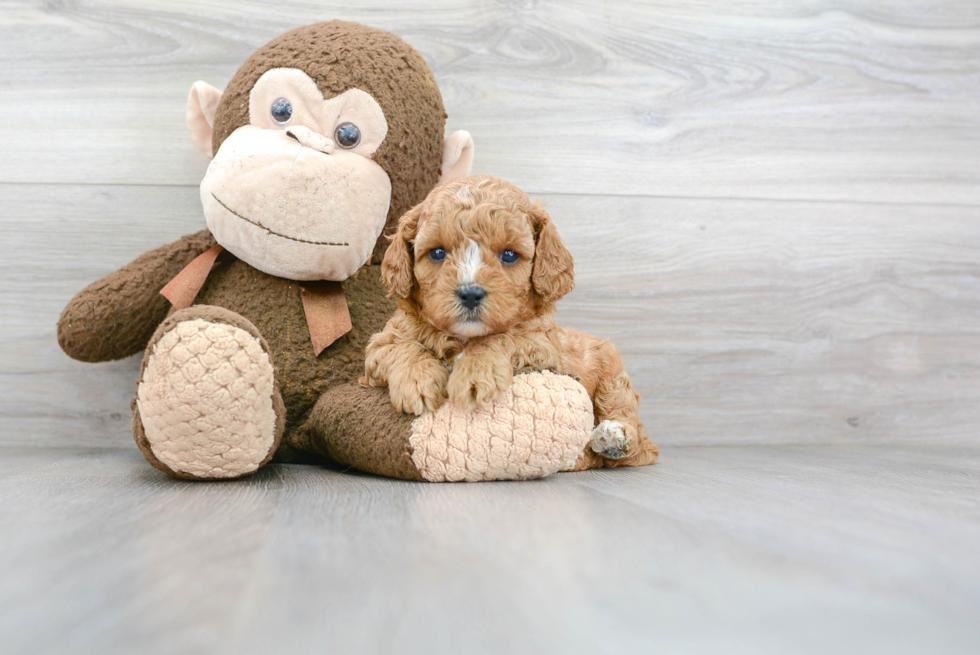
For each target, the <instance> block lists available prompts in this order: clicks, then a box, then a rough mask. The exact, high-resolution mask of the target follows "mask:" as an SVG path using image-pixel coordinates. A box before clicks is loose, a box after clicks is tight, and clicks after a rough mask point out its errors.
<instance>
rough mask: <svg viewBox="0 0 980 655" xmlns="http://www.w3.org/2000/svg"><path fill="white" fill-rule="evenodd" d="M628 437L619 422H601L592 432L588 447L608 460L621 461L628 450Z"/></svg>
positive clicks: (629, 441)
mask: <svg viewBox="0 0 980 655" xmlns="http://www.w3.org/2000/svg"><path fill="white" fill-rule="evenodd" d="M631 442H632V439H630V437H629V435H628V434H627V433H626V430H625V428H624V427H623V424H622V423H620V422H619V421H603V422H601V423H600V424H599V425H597V426H595V429H593V430H592V438H591V439H590V440H589V446H590V447H591V448H592V451H593V452H596V453H598V454H600V455H602V456H603V457H607V458H609V459H623V458H624V457H626V456H627V453H628V452H629V449H630V443H631Z"/></svg>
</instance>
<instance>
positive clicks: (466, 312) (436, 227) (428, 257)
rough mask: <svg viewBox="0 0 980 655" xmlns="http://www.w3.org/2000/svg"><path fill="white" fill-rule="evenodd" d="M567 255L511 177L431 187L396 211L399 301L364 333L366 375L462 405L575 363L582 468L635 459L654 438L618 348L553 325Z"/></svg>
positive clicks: (640, 459)
mask: <svg viewBox="0 0 980 655" xmlns="http://www.w3.org/2000/svg"><path fill="white" fill-rule="evenodd" d="M572 269H573V267H572V255H571V253H569V252H568V250H567V249H566V248H565V244H564V243H562V240H561V237H559V236H558V232H557V231H556V230H555V227H554V224H553V223H552V222H551V220H550V218H549V217H548V214H547V213H546V212H545V211H544V209H543V207H542V206H541V205H540V204H539V203H537V202H534V203H532V202H531V201H530V199H529V198H528V197H527V195H526V194H525V193H524V192H523V191H521V190H520V189H518V188H517V187H516V186H514V185H513V184H510V183H509V182H506V181H504V180H501V179H499V178H495V177H491V176H488V175H477V176H473V177H467V178H463V179H461V180H457V181H455V182H452V183H449V184H446V185H444V186H441V187H437V188H436V189H435V190H433V191H432V192H431V193H430V194H429V196H428V197H427V198H426V199H425V200H424V201H423V202H422V203H421V204H419V205H416V206H415V207H413V208H412V209H410V210H409V211H408V212H407V213H406V214H405V215H404V216H402V217H401V220H400V221H399V223H398V232H397V233H396V234H395V236H394V239H393V241H392V243H391V246H390V247H389V248H388V252H387V253H386V255H385V258H384V261H383V263H382V267H381V275H382V279H383V280H384V282H385V284H386V285H387V286H388V289H389V291H390V293H391V295H393V296H395V297H396V299H397V302H398V310H397V311H396V312H395V314H394V316H392V318H391V319H390V320H389V321H388V324H387V325H386V326H385V329H384V330H383V331H382V332H380V333H378V334H376V335H374V336H373V337H372V338H371V341H370V342H369V343H368V346H367V350H366V358H365V376H364V378H363V379H362V380H361V382H362V383H363V384H366V385H370V386H376V387H380V386H387V387H388V391H389V394H390V395H391V401H392V403H394V405H395V407H396V408H398V409H399V410H400V411H403V412H410V413H413V414H421V413H422V412H423V411H424V410H430V411H434V410H435V409H437V408H438V407H439V405H441V404H442V403H443V402H444V401H445V400H446V399H447V397H448V399H449V401H450V402H451V403H452V404H453V405H455V406H457V407H461V408H464V409H472V408H473V407H475V406H477V405H480V404H483V403H486V402H488V401H490V400H491V399H493V397H494V396H495V395H496V394H497V393H498V392H500V391H503V390H505V389H507V388H508V387H509V386H510V384H511V380H512V378H513V375H514V372H515V371H517V370H520V369H522V368H532V369H539V370H540V369H549V370H552V371H555V372H557V373H564V374H566V375H570V376H572V377H573V378H575V379H576V380H578V381H579V382H580V383H582V385H583V386H584V387H585V388H586V390H587V391H588V392H589V395H590V397H591V398H592V403H593V406H594V413H595V418H596V427H595V429H594V430H593V431H592V438H591V441H590V447H591V450H592V451H593V452H594V453H597V454H598V455H599V456H601V457H602V458H603V460H604V461H602V462H594V461H591V460H590V457H595V455H590V453H589V452H588V449H587V452H586V457H585V458H583V459H582V460H580V464H579V466H580V467H581V468H588V467H592V466H596V465H605V466H615V465H626V466H630V465H632V466H642V465H645V464H652V463H653V462H654V461H656V459H657V456H658V454H659V450H658V449H657V447H656V446H655V445H653V443H651V442H650V440H649V439H648V438H647V437H646V435H645V434H644V432H643V426H642V425H641V423H640V417H639V414H638V409H639V400H640V399H639V396H638V395H637V393H636V391H634V389H633V385H632V384H631V383H630V379H629V376H628V375H627V374H626V369H625V367H624V366H623V360H622V358H621V357H620V355H619V351H618V350H617V349H616V347H615V346H613V345H612V343H610V342H609V341H603V340H601V339H598V338H596V337H593V336H591V335H588V334H584V333H582V332H579V331H577V330H571V329H566V328H562V327H559V326H558V325H557V323H555V319H554V315H553V312H554V307H555V303H556V302H557V301H558V300H559V299H560V298H561V297H562V296H564V295H565V294H566V293H568V292H569V291H571V289H572V287H573V286H574V274H573V270H572Z"/></svg>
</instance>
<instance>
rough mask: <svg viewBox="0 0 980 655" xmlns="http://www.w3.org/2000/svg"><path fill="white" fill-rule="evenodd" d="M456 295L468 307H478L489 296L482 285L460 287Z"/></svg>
mask: <svg viewBox="0 0 980 655" xmlns="http://www.w3.org/2000/svg"><path fill="white" fill-rule="evenodd" d="M456 297H457V298H459V302H461V303H462V304H463V307H465V308H466V309H476V308H477V307H479V306H480V303H481V302H483V299H484V298H486V297H487V292H486V291H484V290H483V289H482V288H480V287H460V288H458V289H456Z"/></svg>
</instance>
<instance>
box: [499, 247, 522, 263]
mask: <svg viewBox="0 0 980 655" xmlns="http://www.w3.org/2000/svg"><path fill="white" fill-rule="evenodd" d="M520 258H521V256H520V255H518V254H517V253H516V252H514V251H513V250H505V251H503V252H502V253H500V261H502V262H503V263H505V264H507V265H508V266H509V265H511V264H516V263H517V260H518V259H520Z"/></svg>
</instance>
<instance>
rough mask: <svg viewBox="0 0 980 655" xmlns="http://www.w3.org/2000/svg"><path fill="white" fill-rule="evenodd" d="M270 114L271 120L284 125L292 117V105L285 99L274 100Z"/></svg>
mask: <svg viewBox="0 0 980 655" xmlns="http://www.w3.org/2000/svg"><path fill="white" fill-rule="evenodd" d="M270 112H271V113H272V120H274V121H275V122H277V123H279V124H280V125H285V124H286V123H288V122H289V119H290V118H292V117H293V103H291V102H289V99H287V98H276V99H275V100H273V101H272V107H271V109H270Z"/></svg>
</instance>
